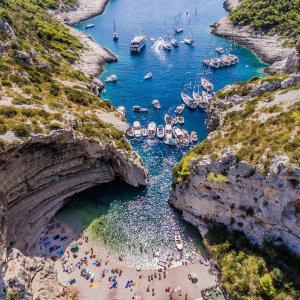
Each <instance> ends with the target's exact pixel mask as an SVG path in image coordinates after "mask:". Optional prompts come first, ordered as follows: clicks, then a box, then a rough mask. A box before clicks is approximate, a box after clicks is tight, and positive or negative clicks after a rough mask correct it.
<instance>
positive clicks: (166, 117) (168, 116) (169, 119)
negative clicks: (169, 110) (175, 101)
mask: <svg viewBox="0 0 300 300" xmlns="http://www.w3.org/2000/svg"><path fill="white" fill-rule="evenodd" d="M164 120H165V122H166V124H171V117H170V115H168V114H165V116H164Z"/></svg>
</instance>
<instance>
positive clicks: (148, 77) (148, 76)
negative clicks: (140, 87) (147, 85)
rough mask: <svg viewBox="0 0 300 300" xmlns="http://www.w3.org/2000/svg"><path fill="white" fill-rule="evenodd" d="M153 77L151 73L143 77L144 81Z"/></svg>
mask: <svg viewBox="0 0 300 300" xmlns="http://www.w3.org/2000/svg"><path fill="white" fill-rule="evenodd" d="M152 77H153V74H152V73H150V72H149V73H147V74H146V75H145V76H144V79H146V80H147V79H151V78H152Z"/></svg>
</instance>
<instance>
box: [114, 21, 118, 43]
mask: <svg viewBox="0 0 300 300" xmlns="http://www.w3.org/2000/svg"><path fill="white" fill-rule="evenodd" d="M118 39H119V35H118V33H117V29H116V22H115V20H114V33H113V40H114V41H117V40H118Z"/></svg>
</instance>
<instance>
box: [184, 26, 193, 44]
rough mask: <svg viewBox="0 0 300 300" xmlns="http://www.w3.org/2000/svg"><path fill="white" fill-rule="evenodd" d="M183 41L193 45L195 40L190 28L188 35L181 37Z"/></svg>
mask: <svg viewBox="0 0 300 300" xmlns="http://www.w3.org/2000/svg"><path fill="white" fill-rule="evenodd" d="M183 41H184V42H185V44H187V45H189V46H192V47H194V46H195V44H196V43H195V41H194V40H193V33H192V31H191V29H190V30H189V33H188V35H187V36H186V37H185V38H184V39H183Z"/></svg>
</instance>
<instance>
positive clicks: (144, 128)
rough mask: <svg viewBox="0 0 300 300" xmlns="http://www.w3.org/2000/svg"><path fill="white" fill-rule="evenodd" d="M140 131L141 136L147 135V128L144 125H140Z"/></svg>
mask: <svg viewBox="0 0 300 300" xmlns="http://www.w3.org/2000/svg"><path fill="white" fill-rule="evenodd" d="M141 131H142V136H144V137H146V136H148V129H147V128H146V127H142V129H141Z"/></svg>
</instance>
